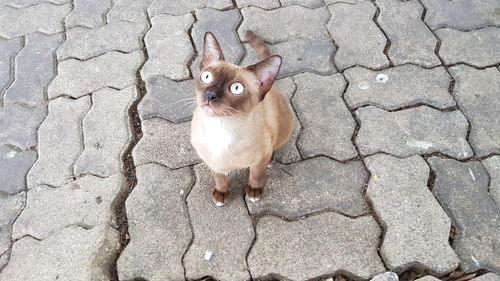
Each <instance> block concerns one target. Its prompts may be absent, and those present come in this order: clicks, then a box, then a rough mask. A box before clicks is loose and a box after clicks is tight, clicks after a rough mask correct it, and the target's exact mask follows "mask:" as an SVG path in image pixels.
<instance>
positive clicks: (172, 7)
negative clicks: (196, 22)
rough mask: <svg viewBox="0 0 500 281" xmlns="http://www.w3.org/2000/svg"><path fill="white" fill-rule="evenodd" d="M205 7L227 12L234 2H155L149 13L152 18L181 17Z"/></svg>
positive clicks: (216, 0)
mask: <svg viewBox="0 0 500 281" xmlns="http://www.w3.org/2000/svg"><path fill="white" fill-rule="evenodd" d="M204 7H211V8H216V9H219V10H226V9H228V8H231V7H233V2H232V1H231V0H190V1H181V2H175V1H163V0H154V1H153V2H152V3H151V6H149V8H148V13H149V15H150V16H152V17H154V16H156V15H158V14H170V15H181V14H185V13H187V12H189V11H194V10H196V9H199V8H204Z"/></svg>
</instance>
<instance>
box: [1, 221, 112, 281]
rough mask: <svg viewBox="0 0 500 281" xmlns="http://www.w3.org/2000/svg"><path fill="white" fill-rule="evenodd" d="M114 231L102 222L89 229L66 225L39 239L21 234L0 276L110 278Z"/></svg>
mask: <svg viewBox="0 0 500 281" xmlns="http://www.w3.org/2000/svg"><path fill="white" fill-rule="evenodd" d="M118 235H119V234H118V231H116V230H114V229H113V228H111V227H110V226H108V225H107V224H102V225H98V226H96V227H94V228H92V229H90V230H85V229H83V228H81V227H79V226H76V225H72V226H68V227H67V228H65V229H63V230H62V231H60V232H57V233H55V234H54V235H52V236H50V237H48V238H47V239H44V240H42V241H38V240H36V239H34V238H31V237H29V236H27V237H24V238H22V239H20V240H18V241H16V242H15V243H14V245H13V248H12V255H11V258H10V262H9V263H8V264H7V266H6V267H5V268H4V269H3V270H2V272H1V273H0V280H1V281H25V280H40V281H42V280H44V281H45V280H47V281H48V280H75V281H84V280H110V279H111V276H109V267H110V266H111V264H110V263H111V262H112V260H113V256H114V255H115V254H116V253H117V251H118V247H119V243H118Z"/></svg>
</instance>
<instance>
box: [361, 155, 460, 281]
mask: <svg viewBox="0 0 500 281" xmlns="http://www.w3.org/2000/svg"><path fill="white" fill-rule="evenodd" d="M365 163H366V166H367V168H368V170H370V173H371V176H370V181H369V183H368V189H367V192H366V194H367V195H368V198H370V201H371V203H372V206H373V208H374V210H375V212H376V214H377V217H378V218H379V219H380V220H381V222H382V224H383V225H384V228H385V235H384V241H383V243H382V247H381V249H380V254H381V256H382V258H383V259H384V261H385V265H386V266H388V267H389V269H390V270H391V271H394V272H399V273H402V272H404V271H406V270H409V269H417V270H423V271H427V272H431V273H433V274H436V275H444V274H447V273H449V272H451V271H453V270H454V269H455V268H456V267H457V266H458V258H457V255H456V254H455V253H454V252H453V249H452V248H451V247H450V245H449V244H448V236H449V234H450V228H451V222H450V219H449V218H448V216H447V215H446V213H445V212H444V211H443V209H442V208H441V206H440V205H439V203H438V202H437V201H436V199H435V198H434V196H433V195H432V193H431V191H430V190H429V189H428V187H427V181H428V177H429V166H428V165H427V163H426V162H425V161H424V159H423V158H422V157H421V156H416V155H415V156H412V157H409V158H406V159H399V158H396V157H393V156H390V155H386V154H377V155H374V156H370V157H367V158H365ZM402 237H404V238H402Z"/></svg>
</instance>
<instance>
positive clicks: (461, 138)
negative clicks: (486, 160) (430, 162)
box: [355, 106, 472, 159]
mask: <svg viewBox="0 0 500 281" xmlns="http://www.w3.org/2000/svg"><path fill="white" fill-rule="evenodd" d="M356 115H357V116H358V118H359V120H360V121H361V128H360V130H359V132H358V136H357V137H356V140H355V142H356V144H357V146H358V147H359V150H360V151H361V153H362V154H364V155H370V154H374V153H377V152H385V153H389V154H392V155H395V156H398V157H407V156H411V155H414V154H430V153H434V152H439V153H443V154H446V155H450V156H451V157H455V158H458V159H464V158H468V157H471V156H472V149H471V147H470V146H469V144H468V143H467V140H466V139H465V136H466V134H467V120H466V119H465V116H464V115H463V114H462V113H461V112H460V111H459V110H455V111H450V112H441V111H439V110H436V109H432V108H430V107H427V106H420V107H417V108H411V109H406V110H401V111H397V112H387V111H385V110H383V109H379V108H377V107H374V106H368V107H363V108H360V109H358V110H356Z"/></svg>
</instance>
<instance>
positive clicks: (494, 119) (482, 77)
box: [449, 65, 500, 156]
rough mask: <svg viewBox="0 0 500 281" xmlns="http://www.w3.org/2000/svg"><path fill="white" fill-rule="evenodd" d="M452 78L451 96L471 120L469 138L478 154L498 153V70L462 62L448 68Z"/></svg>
mask: <svg viewBox="0 0 500 281" xmlns="http://www.w3.org/2000/svg"><path fill="white" fill-rule="evenodd" d="M449 70H450V73H451V75H452V76H453V77H454V78H455V87H454V89H453V95H454V96H455V98H456V99H457V102H458V106H459V107H460V109H461V110H462V111H463V112H464V114H465V116H466V117H467V120H469V122H470V123H471V129H470V136H469V141H470V144H471V145H472V147H473V149H474V151H475V152H476V154H477V155H478V156H486V155H488V154H490V153H500V146H499V145H498V144H499V143H500V127H499V126H498V124H500V115H499V114H498V112H500V103H499V102H498V99H499V96H498V95H499V93H500V72H499V71H498V70H497V69H496V68H488V69H484V70H477V69H475V68H472V67H468V66H465V65H460V66H455V67H452V68H450V69H449Z"/></svg>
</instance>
